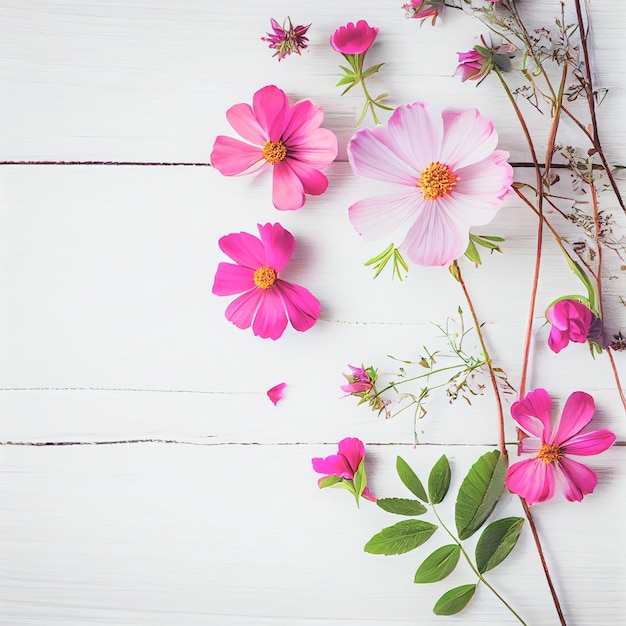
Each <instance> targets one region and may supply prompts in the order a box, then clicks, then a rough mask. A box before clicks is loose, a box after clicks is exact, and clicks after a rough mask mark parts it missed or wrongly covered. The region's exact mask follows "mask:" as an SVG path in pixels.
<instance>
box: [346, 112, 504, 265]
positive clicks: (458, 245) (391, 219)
mask: <svg viewBox="0 0 626 626" xmlns="http://www.w3.org/2000/svg"><path fill="white" fill-rule="evenodd" d="M497 142H498V136H497V134H496V131H495V130H494V128H493V124H492V123H491V122H490V121H489V120H487V119H486V118H484V117H483V116H482V115H481V114H480V113H479V112H478V111H477V110H476V109H466V110H462V111H455V110H446V111H443V113H442V114H441V117H439V116H434V115H431V114H430V113H429V111H428V109H427V107H426V105H425V104H423V103H421V102H416V103H415V104H409V105H406V106H402V107H399V108H397V109H396V110H395V111H394V113H393V115H392V116H391V118H390V119H389V122H388V123H387V124H386V125H380V126H376V127H375V128H364V129H360V130H358V131H357V132H356V133H355V134H354V136H353V137H352V139H351V140H350V142H349V143H348V158H349V160H350V164H351V165H352V169H353V170H354V172H355V173H356V174H358V175H360V176H366V177H369V178H375V179H377V180H382V181H385V182H389V183H395V184H397V185H401V186H402V191H401V192H399V193H397V194H394V195H389V196H382V197H376V198H368V199H366V200H360V201H359V202H356V203H355V204H353V205H352V206H351V207H350V208H349V217H350V221H351V222H352V225H353V226H354V228H355V229H356V230H357V231H358V232H359V233H360V234H361V235H363V237H365V238H366V239H380V238H381V237H386V236H387V235H389V234H390V233H391V232H393V231H395V230H396V229H400V227H404V228H405V230H406V229H407V228H408V232H407V233H406V236H405V239H404V243H403V244H402V245H401V246H400V249H401V251H402V252H403V253H406V255H407V256H408V257H409V259H410V260H411V261H413V263H416V264H418V265H447V264H449V263H451V262H452V261H454V260H455V259H457V258H458V257H460V256H461V255H462V254H463V253H464V252H465V250H466V248H467V245H468V243H469V227H470V225H482V224H486V223H488V222H490V221H491V220H492V219H493V217H494V216H495V215H496V213H497V212H498V211H499V210H500V208H501V206H502V202H503V198H504V196H505V195H506V194H507V193H509V192H510V191H511V183H512V181H513V168H512V167H511V166H510V165H509V164H508V162H507V159H508V157H509V154H508V152H503V151H502V150H496V149H495V148H496V144H497Z"/></svg>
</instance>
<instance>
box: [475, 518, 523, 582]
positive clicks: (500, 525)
mask: <svg viewBox="0 0 626 626" xmlns="http://www.w3.org/2000/svg"><path fill="white" fill-rule="evenodd" d="M523 523H524V519H523V518H521V517H505V518H504V519H499V520H496V521H495V522H492V523H491V524H489V526H487V527H486V528H485V530H483V532H482V533H481V535H480V539H479V540H478V543H477V544H476V568H477V569H478V571H479V572H480V573H481V574H484V573H485V572H488V571H489V570H490V569H493V568H494V567H496V566H497V565H500V563H502V561H504V559H506V557H507V556H509V553H510V552H511V550H512V549H513V548H514V547H515V544H516V543H517V540H518V539H519V536H520V533H521V532H522V524H523Z"/></svg>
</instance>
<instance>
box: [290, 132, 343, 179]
mask: <svg viewBox="0 0 626 626" xmlns="http://www.w3.org/2000/svg"><path fill="white" fill-rule="evenodd" d="M336 157H337V137H336V136H335V134H334V133H333V132H332V131H330V130H328V129H327V128H318V129H316V130H313V131H311V132H310V133H308V134H307V135H306V136H302V137H300V138H299V139H298V140H297V141H296V140H295V139H292V140H290V141H289V143H288V144H287V159H289V160H291V159H295V160H297V161H302V162H303V163H306V164H307V165H310V166H312V167H314V168H316V169H319V170H322V169H324V168H325V167H328V166H329V165H330V164H331V163H332V162H333V161H334V160H335V158H336Z"/></svg>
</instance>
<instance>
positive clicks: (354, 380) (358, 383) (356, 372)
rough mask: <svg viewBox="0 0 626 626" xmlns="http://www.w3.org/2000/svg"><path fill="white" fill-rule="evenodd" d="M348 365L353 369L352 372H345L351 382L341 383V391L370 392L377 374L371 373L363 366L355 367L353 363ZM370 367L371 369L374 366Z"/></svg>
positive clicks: (355, 393)
mask: <svg viewBox="0 0 626 626" xmlns="http://www.w3.org/2000/svg"><path fill="white" fill-rule="evenodd" d="M348 367H349V368H350V369H351V370H352V374H351V375H350V374H348V375H346V374H344V376H345V377H346V379H347V381H348V383H349V384H348V385H341V391H345V392H346V393H347V394H348V395H359V394H363V393H364V394H367V393H369V392H370V391H371V390H372V387H373V386H374V381H375V380H376V377H375V374H374V376H372V375H370V373H369V372H368V371H367V370H366V369H364V368H362V367H354V366H353V365H348ZM368 369H370V370H371V369H372V368H368Z"/></svg>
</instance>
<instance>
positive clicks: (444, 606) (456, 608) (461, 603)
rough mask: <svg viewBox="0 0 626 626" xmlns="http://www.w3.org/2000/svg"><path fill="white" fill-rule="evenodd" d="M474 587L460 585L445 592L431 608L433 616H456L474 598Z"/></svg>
mask: <svg viewBox="0 0 626 626" xmlns="http://www.w3.org/2000/svg"><path fill="white" fill-rule="evenodd" d="M475 593H476V585H461V586H460V587H455V588H454V589H450V591H446V593H444V594H443V595H442V596H441V598H439V600H437V602H436V604H435V606H434V607H433V613H434V614H435V615H456V613H459V612H460V611H462V610H463V609H464V608H465V607H466V606H467V605H468V604H469V603H470V600H471V599H472V598H473V597H474V594H475Z"/></svg>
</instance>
